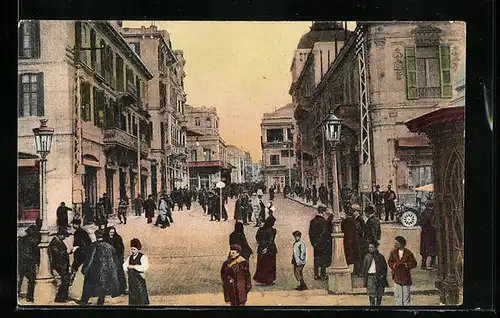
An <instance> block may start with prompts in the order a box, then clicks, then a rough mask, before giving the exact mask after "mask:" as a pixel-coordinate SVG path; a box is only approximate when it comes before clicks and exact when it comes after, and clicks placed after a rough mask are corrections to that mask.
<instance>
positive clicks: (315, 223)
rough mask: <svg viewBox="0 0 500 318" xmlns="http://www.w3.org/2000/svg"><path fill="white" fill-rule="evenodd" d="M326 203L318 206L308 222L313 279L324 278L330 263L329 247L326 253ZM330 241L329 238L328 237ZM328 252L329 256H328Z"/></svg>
mask: <svg viewBox="0 0 500 318" xmlns="http://www.w3.org/2000/svg"><path fill="white" fill-rule="evenodd" d="M326 218H327V216H326V205H324V204H320V205H319V206H318V214H317V215H316V216H315V217H314V218H313V219H312V220H311V222H310V224H309V239H310V241H311V245H312V246H313V250H314V279H316V280H320V279H326V278H327V276H326V268H327V267H328V266H330V264H331V249H332V246H331V244H330V247H329V249H330V253H328V242H327V241H328V238H327V237H326V236H327V235H326V231H327V227H328V224H327V220H326ZM330 242H331V238H330ZM328 254H330V258H329V257H328Z"/></svg>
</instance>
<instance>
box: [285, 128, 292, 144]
mask: <svg viewBox="0 0 500 318" xmlns="http://www.w3.org/2000/svg"><path fill="white" fill-rule="evenodd" d="M286 136H287V137H288V140H287V141H293V134H292V128H287V129H286Z"/></svg>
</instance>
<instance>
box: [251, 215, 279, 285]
mask: <svg viewBox="0 0 500 318" xmlns="http://www.w3.org/2000/svg"><path fill="white" fill-rule="evenodd" d="M274 222H275V219H274V218H269V217H268V218H267V219H266V221H265V222H264V226H262V227H261V228H259V229H258V230H257V235H256V236H255V239H256V240H257V243H258V244H259V246H258V248H257V270H256V272H255V275H254V276H253V279H254V280H255V281H256V282H257V283H260V284H264V285H273V284H274V281H275V280H276V254H278V249H277V247H276V243H275V238H276V229H275V228H273V226H274Z"/></svg>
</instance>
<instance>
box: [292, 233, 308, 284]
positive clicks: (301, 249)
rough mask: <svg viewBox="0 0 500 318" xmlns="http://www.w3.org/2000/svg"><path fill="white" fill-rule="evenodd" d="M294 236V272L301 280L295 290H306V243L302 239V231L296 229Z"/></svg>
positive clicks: (298, 279) (296, 277)
mask: <svg viewBox="0 0 500 318" xmlns="http://www.w3.org/2000/svg"><path fill="white" fill-rule="evenodd" d="M292 236H293V240H294V243H293V255H292V265H293V274H294V276H295V279H296V280H297V281H298V282H299V286H297V287H296V288H295V290H306V289H307V285H306V283H305V282H304V274H303V270H304V266H305V265H306V244H305V243H304V241H302V233H300V231H294V232H293V233H292Z"/></svg>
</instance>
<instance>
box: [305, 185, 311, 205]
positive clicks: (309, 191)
mask: <svg viewBox="0 0 500 318" xmlns="http://www.w3.org/2000/svg"><path fill="white" fill-rule="evenodd" d="M304 192H305V196H306V203H309V202H311V188H309V185H307V187H306V189H305V191H304Z"/></svg>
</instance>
